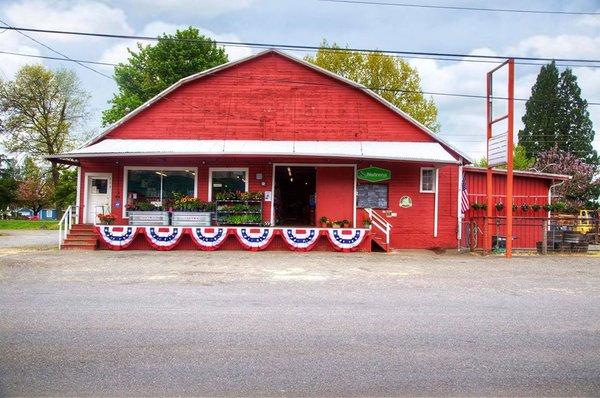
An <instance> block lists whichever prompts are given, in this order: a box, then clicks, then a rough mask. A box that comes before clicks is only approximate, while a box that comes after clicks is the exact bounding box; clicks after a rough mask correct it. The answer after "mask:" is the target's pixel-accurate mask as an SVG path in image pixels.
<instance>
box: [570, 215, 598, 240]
mask: <svg viewBox="0 0 600 398" xmlns="http://www.w3.org/2000/svg"><path fill="white" fill-rule="evenodd" d="M592 220H593V217H592V210H579V217H578V218H577V223H576V224H575V228H573V230H574V231H577V232H579V233H580V234H583V235H585V234H587V233H588V232H590V231H591V230H592V229H593V227H594V223H593V222H592Z"/></svg>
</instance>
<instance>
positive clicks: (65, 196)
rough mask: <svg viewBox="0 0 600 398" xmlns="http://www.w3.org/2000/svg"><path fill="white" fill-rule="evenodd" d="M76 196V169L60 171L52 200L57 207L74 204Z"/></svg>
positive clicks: (61, 207) (63, 207) (62, 207)
mask: <svg viewBox="0 0 600 398" xmlns="http://www.w3.org/2000/svg"><path fill="white" fill-rule="evenodd" d="M76 198H77V170H76V169H65V170H62V171H61V173H60V177H59V178H58V184H57V185H56V188H55V189H54V195H53V199H52V201H53V202H54V205H55V206H56V207H57V208H59V209H65V208H67V207H69V206H71V205H73V204H75V202H76Z"/></svg>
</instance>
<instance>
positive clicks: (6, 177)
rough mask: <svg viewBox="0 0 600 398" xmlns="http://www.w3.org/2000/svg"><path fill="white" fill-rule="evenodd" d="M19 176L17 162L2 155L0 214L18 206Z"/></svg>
mask: <svg viewBox="0 0 600 398" xmlns="http://www.w3.org/2000/svg"><path fill="white" fill-rule="evenodd" d="M18 174H19V172H18V168H17V162H16V160H15V159H9V158H8V157H6V156H5V155H0V213H1V212H3V211H4V210H6V209H7V208H9V207H11V206H14V205H15V204H16V201H17V188H18V186H19V180H18V177H19V175H18Z"/></svg>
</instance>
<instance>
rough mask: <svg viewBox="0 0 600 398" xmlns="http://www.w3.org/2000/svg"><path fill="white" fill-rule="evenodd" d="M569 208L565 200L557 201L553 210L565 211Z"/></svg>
mask: <svg viewBox="0 0 600 398" xmlns="http://www.w3.org/2000/svg"><path fill="white" fill-rule="evenodd" d="M566 208H567V205H566V204H565V203H564V202H556V203H555V204H554V206H553V210H554V211H556V212H557V213H561V212H564V211H565V210H566Z"/></svg>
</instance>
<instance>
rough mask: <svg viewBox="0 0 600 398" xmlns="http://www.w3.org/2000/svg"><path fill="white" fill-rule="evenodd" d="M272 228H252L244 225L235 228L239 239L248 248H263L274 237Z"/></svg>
mask: <svg viewBox="0 0 600 398" xmlns="http://www.w3.org/2000/svg"><path fill="white" fill-rule="evenodd" d="M273 232H274V230H273V229H272V228H250V227H242V228H236V229H235V235H236V236H237V238H238V240H239V241H240V243H241V244H242V246H244V248H245V249H248V250H263V249H265V248H266V247H267V246H269V243H271V240H272V239H273Z"/></svg>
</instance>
